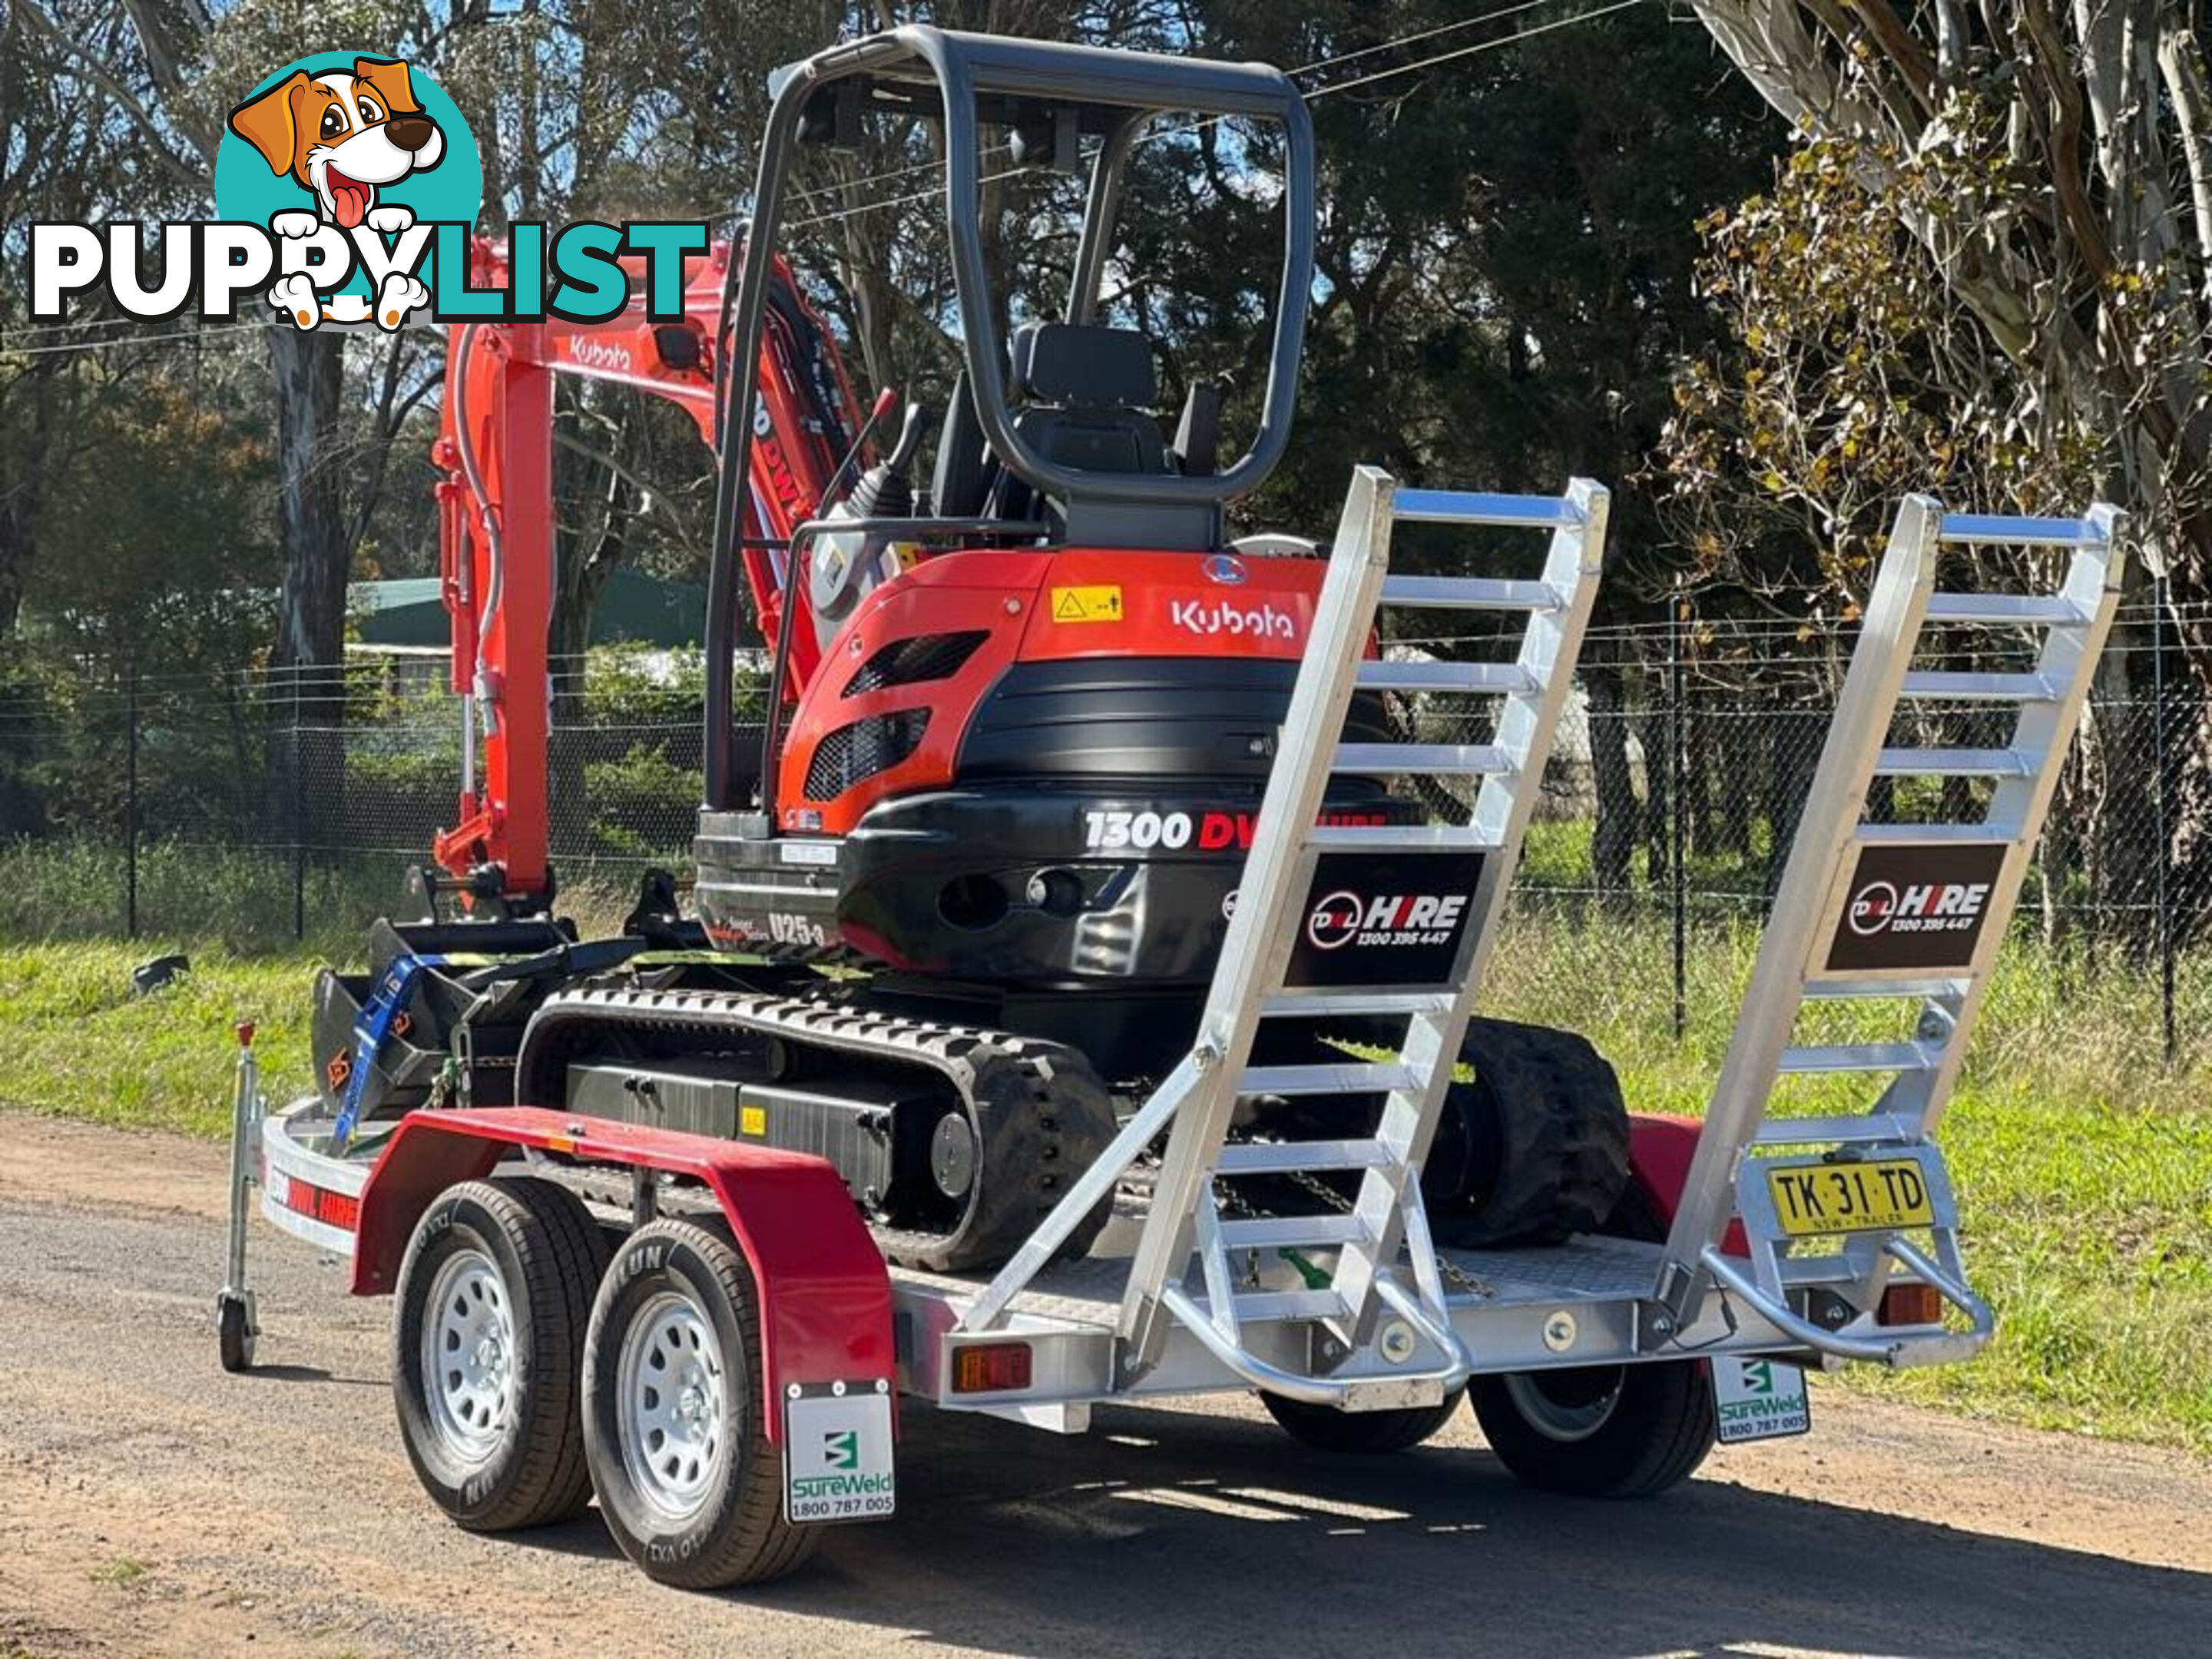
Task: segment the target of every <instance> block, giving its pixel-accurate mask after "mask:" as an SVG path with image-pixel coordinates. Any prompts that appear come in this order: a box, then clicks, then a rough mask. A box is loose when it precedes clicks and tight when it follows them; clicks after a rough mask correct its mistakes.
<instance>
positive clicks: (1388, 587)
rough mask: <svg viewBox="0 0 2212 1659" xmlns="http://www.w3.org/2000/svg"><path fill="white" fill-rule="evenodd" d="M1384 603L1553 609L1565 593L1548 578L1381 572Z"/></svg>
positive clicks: (1469, 608) (1431, 607)
mask: <svg viewBox="0 0 2212 1659" xmlns="http://www.w3.org/2000/svg"><path fill="white" fill-rule="evenodd" d="M1382 603H1383V605H1405V606H1408V607H1410V608H1412V609H1414V610H1419V611H1539V612H1541V611H1559V610H1562V609H1564V608H1565V605H1566V596H1565V595H1564V594H1563V593H1561V592H1559V589H1558V588H1556V587H1553V586H1552V585H1551V583H1549V582H1532V581H1501V580H1498V579H1497V578H1495V577H1462V576H1385V577H1384V578H1383V599H1382Z"/></svg>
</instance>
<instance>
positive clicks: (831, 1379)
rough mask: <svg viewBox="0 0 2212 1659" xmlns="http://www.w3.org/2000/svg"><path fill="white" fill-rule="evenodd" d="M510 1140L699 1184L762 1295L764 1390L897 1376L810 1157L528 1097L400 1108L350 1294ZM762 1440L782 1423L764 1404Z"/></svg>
mask: <svg viewBox="0 0 2212 1659" xmlns="http://www.w3.org/2000/svg"><path fill="white" fill-rule="evenodd" d="M516 1147H534V1148H537V1149H538V1150H539V1151H543V1152H555V1153H558V1154H561V1155H562V1156H564V1157H568V1158H575V1159H576V1160H578V1161H579V1162H580V1163H586V1164H611V1165H618V1166H622V1167H624V1168H631V1169H647V1170H665V1171H667V1172H668V1173H670V1174H671V1175H678V1176H690V1177H693V1178H695V1179H696V1180H698V1181H699V1182H702V1183H703V1184H704V1185H705V1186H706V1188H707V1189H708V1191H709V1192H711V1193H713V1194H714V1197H715V1200H716V1201H717V1202H719V1203H720V1206H721V1208H722V1213H723V1214H724V1215H725V1216H726V1217H727V1218H728V1219H729V1223H730V1229H731V1231H732V1234H733V1235H734V1236H735V1237H736V1239H737V1244H738V1249H739V1250H740V1251H741V1252H743V1254H744V1258H745V1261H746V1262H747V1263H748V1264H749V1265H750V1267H751V1268H752V1273H753V1279H754V1282H755V1284H756V1285H757V1287H758V1289H759V1292H760V1303H761V1346H762V1350H763V1352H762V1355H761V1365H762V1376H763V1383H764V1385H765V1386H764V1392H765V1393H766V1395H767V1397H768V1398H769V1399H770V1400H779V1399H781V1398H782V1397H783V1396H784V1395H785V1394H786V1392H787V1390H788V1389H790V1387H791V1386H792V1385H793V1384H794V1383H796V1384H808V1383H869V1382H873V1381H876V1380H878V1379H883V1380H885V1381H892V1380H895V1377H896V1359H895V1356H894V1353H893V1348H892V1338H891V1287H890V1275H889V1274H888V1273H886V1272H885V1270H884V1259H883V1255H882V1254H881V1252H879V1251H878V1249H876V1246H875V1243H874V1241H873V1240H872V1239H871V1238H870V1237H868V1230H867V1228H866V1225H863V1224H862V1222H861V1220H860V1214H859V1212H857V1211H856V1210H855V1209H854V1207H853V1200H852V1195H851V1194H848V1192H847V1191H846V1190H845V1183H844V1182H843V1181H842V1180H841V1179H840V1178H839V1176H838V1175H837V1172H836V1170H834V1169H832V1168H831V1167H830V1165H829V1164H828V1163H826V1162H825V1161H823V1159H821V1158H813V1157H810V1156H807V1155H805V1154H804V1153H799V1152H782V1151H779V1150H777V1149H776V1148H774V1147H769V1146H750V1145H747V1144H745V1143H743V1142H739V1141H729V1140H719V1139H711V1138H709V1137H708V1136H704V1135H693V1134H680V1133H671V1132H670V1131H668V1130H664V1129H653V1128H647V1127H640V1126H637V1125H635V1124H629V1123H617V1122H613V1121H609V1120H607V1119H605V1118H592V1117H578V1116H574V1115H571V1114H569V1113H566V1112H553V1111H547V1110H545V1109H542V1108H539V1107H533V1106H507V1107H478V1108H472V1109H465V1110H458V1111H420V1112H412V1113H410V1114H409V1115H407V1116H406V1117H405V1118H404V1119H402V1120H401V1121H400V1124H399V1127H398V1128H397V1129H396V1130H394V1131H393V1132H392V1139H391V1140H390V1141H389V1142H388V1143H387V1144H386V1146H385V1149H384V1152H383V1154H382V1156H381V1157H380V1158H378V1159H377V1162H376V1167H375V1169H374V1170H372V1171H371V1172H370V1174H369V1177H368V1186H367V1187H366V1188H363V1190H362V1195H361V1226H360V1231H359V1233H358V1235H357V1241H356V1245H355V1249H354V1258H353V1291H354V1294H355V1295H356V1296H388V1295H390V1294H391V1293H392V1289H393V1287H394V1285H395V1284H396V1283H397V1281H398V1275H399V1265H400V1261H401V1259H402V1258H403V1257H404V1255H405V1254H406V1250H407V1242H408V1240H409V1238H410V1237H412V1236H413V1234H414V1231H415V1225H416V1222H417V1221H418V1220H420V1219H421V1218H422V1212H423V1211H424V1210H426V1209H428V1207H429V1205H430V1202H431V1200H433V1199H435V1198H436V1197H437V1195H438V1194H440V1193H441V1192H443V1191H444V1190H445V1189H446V1188H448V1187H451V1186H453V1185H454V1184H455V1183H456V1182H463V1181H473V1180H477V1179H478V1178H479V1177H481V1176H485V1175H488V1174H489V1173H490V1172H491V1170H493V1168H494V1167H495V1166H496V1165H497V1164H499V1163H500V1162H501V1159H503V1158H506V1157H507V1155H508V1154H509V1152H511V1151H513V1149H514V1148H516ZM767 1427H768V1434H769V1438H770V1439H771V1440H775V1439H779V1438H781V1436H782V1433H783V1421H782V1414H781V1413H780V1412H771V1413H769V1422H768V1425H767Z"/></svg>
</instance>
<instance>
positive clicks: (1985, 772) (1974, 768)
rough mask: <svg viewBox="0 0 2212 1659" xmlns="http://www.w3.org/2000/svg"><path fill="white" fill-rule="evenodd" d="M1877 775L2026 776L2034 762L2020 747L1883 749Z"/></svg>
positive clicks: (2032, 767) (1876, 770)
mask: <svg viewBox="0 0 2212 1659" xmlns="http://www.w3.org/2000/svg"><path fill="white" fill-rule="evenodd" d="M1874 774H1875V776H1876V777H1878V778H1920V777H1930V778H1932V777H1948V778H2026V777H2033V775H2035V764H2034V762H2033V758H2032V757H2030V756H2029V755H2028V754H2027V751H2026V750H2021V749H1885V750H1882V751H1881V755H1880V756H1879V757H1876V759H1875V763H1874Z"/></svg>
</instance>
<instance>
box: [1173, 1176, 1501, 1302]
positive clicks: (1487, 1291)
mask: <svg viewBox="0 0 2212 1659" xmlns="http://www.w3.org/2000/svg"><path fill="white" fill-rule="evenodd" d="M1283 1173H1284V1174H1285V1176H1288V1178H1289V1179H1290V1181H1291V1184H1292V1185H1293V1186H1295V1187H1297V1188H1299V1189H1300V1190H1301V1191H1303V1192H1304V1193H1305V1194H1306V1195H1307V1196H1308V1197H1310V1198H1316V1199H1319V1200H1321V1201H1322V1203H1324V1204H1327V1205H1328V1206H1330V1207H1332V1208H1333V1209H1334V1210H1335V1211H1337V1212H1338V1213H1340V1214H1341V1213H1344V1212H1347V1211H1349V1210H1350V1209H1351V1208H1352V1200H1350V1199H1348V1198H1346V1196H1345V1195H1344V1194H1342V1193H1340V1192H1339V1191H1337V1189H1336V1188H1334V1187H1332V1186H1330V1185H1329V1184H1328V1182H1326V1181H1323V1180H1322V1178H1321V1177H1320V1176H1316V1174H1314V1173H1313V1171H1312V1170H1285V1171H1284V1172H1283ZM1213 1201H1214V1203H1215V1204H1216V1205H1217V1206H1219V1207H1220V1209H1221V1210H1222V1212H1224V1213H1225V1214H1228V1215H1232V1216H1236V1217H1237V1218H1240V1219H1258V1218H1263V1217H1266V1216H1267V1215H1268V1214H1269V1213H1271V1212H1268V1211H1266V1210H1263V1209H1261V1207H1260V1206H1258V1205H1256V1204H1255V1203H1253V1202H1252V1200H1250V1199H1249V1198H1246V1197H1245V1196H1244V1195H1243V1194H1241V1193H1239V1192H1237V1191H1236V1190H1235V1189H1234V1188H1231V1186H1230V1185H1229V1183H1228V1182H1226V1181H1225V1180H1223V1179H1222V1177H1220V1176H1215V1177H1214V1178H1213ZM1276 1254H1277V1255H1279V1256H1281V1257H1282V1258H1283V1260H1284V1261H1287V1262H1289V1263H1290V1264H1291V1266H1292V1267H1296V1268H1297V1270H1298V1272H1299V1273H1301V1274H1302V1275H1304V1276H1305V1278H1306V1279H1308V1281H1309V1284H1310V1287H1311V1288H1315V1289H1318V1288H1320V1286H1319V1285H1311V1281H1312V1279H1314V1277H1315V1275H1316V1274H1320V1269H1319V1268H1317V1267H1315V1266H1314V1265H1313V1263H1312V1262H1310V1261H1308V1260H1307V1259H1306V1258H1305V1256H1304V1255H1303V1254H1301V1253H1300V1252H1298V1251H1297V1250H1290V1249H1279V1250H1278V1251H1276ZM1432 1254H1433V1255H1435V1256H1436V1259H1437V1272H1438V1273H1441V1274H1442V1275H1443V1279H1444V1282H1445V1283H1446V1284H1448V1285H1450V1286H1451V1287H1452V1288H1453V1289H1454V1290H1455V1291H1460V1292H1461V1293H1462V1294H1463V1295H1467V1296H1471V1297H1479V1298H1480V1299H1481V1300H1483V1301H1488V1300H1489V1299H1490V1298H1491V1297H1494V1296H1496V1295H1497V1294H1498V1291H1497V1288H1496V1287H1495V1286H1494V1285H1491V1284H1490V1283H1489V1282H1488V1281H1487V1280H1486V1279H1478V1278H1476V1277H1475V1276H1474V1274H1473V1273H1469V1272H1468V1271H1467V1269H1466V1268H1464V1267H1461V1266H1459V1264H1458V1263H1456V1262H1455V1261H1453V1260H1452V1259H1451V1258H1450V1257H1449V1256H1448V1255H1445V1254H1444V1253H1443V1251H1442V1250H1434V1251H1432ZM1327 1277H1328V1276H1327V1275H1326V1274H1321V1279H1322V1283H1323V1284H1325V1283H1327Z"/></svg>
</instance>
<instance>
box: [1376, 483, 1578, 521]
mask: <svg viewBox="0 0 2212 1659" xmlns="http://www.w3.org/2000/svg"><path fill="white" fill-rule="evenodd" d="M1390 516H1391V517H1393V518H1395V519H1397V520H1401V522H1404V523H1408V524H1488V525H1507V526H1521V527H1524V528H1528V529H1531V530H1547V529H1552V528H1554V527H1556V526H1559V525H1578V524H1580V523H1582V521H1583V515H1582V512H1581V509H1579V508H1578V507H1576V506H1575V504H1574V503H1573V502H1572V501H1568V500H1566V499H1565V497H1564V496H1559V495H1486V494H1480V493H1477V492H1474V491H1471V490H1459V489H1401V490H1399V491H1397V492H1396V493H1395V495H1394V496H1393V498H1392V500H1391V503H1390Z"/></svg>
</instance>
